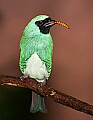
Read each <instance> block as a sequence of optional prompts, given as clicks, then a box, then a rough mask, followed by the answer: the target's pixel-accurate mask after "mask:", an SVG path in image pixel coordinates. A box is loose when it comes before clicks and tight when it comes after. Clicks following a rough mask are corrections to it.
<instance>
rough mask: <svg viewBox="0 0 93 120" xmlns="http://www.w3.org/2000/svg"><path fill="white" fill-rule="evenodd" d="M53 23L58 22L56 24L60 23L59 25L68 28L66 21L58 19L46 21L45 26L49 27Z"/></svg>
mask: <svg viewBox="0 0 93 120" xmlns="http://www.w3.org/2000/svg"><path fill="white" fill-rule="evenodd" d="M55 24H58V25H61V26H63V27H65V28H68V29H70V27H69V26H68V25H67V24H66V23H64V22H60V21H55V20H51V21H49V22H48V23H46V24H45V26H46V27H51V26H53V25H55Z"/></svg>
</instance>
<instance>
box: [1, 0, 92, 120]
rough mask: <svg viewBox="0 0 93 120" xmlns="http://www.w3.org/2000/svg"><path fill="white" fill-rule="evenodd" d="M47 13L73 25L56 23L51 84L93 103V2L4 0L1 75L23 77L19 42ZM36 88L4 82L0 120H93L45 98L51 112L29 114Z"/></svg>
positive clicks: (2, 1) (2, 4) (2, 10)
mask: <svg viewBox="0 0 93 120" xmlns="http://www.w3.org/2000/svg"><path fill="white" fill-rule="evenodd" d="M39 14H46V15H49V16H50V17H51V18H53V19H55V20H60V21H64V22H65V23H67V24H69V25H70V27H71V29H70V30H68V29H66V28H63V27H61V26H58V25H56V26H54V27H53V28H52V29H51V34H52V37H53V41H54V51H53V69H52V74H51V77H50V79H49V81H48V84H49V85H50V86H53V87H54V88H56V89H58V90H60V91H62V92H65V93H67V94H69V95H72V96H74V97H76V98H78V99H80V100H83V101H86V102H88V103H90V104H93V1H92V0H46V1H45V0H0V74H5V75H13V76H21V75H22V74H21V72H20V69H19V43H20V38H21V36H22V31H23V30H24V27H25V26H26V25H27V23H28V22H29V21H30V20H31V19H32V18H33V17H35V16H36V15H39ZM30 100H31V91H30V90H28V89H24V88H15V87H8V86H7V87H6V86H0V120H19V119H22V120H31V119H32V120H57V119H58V120H92V119H93V118H92V117H90V116H89V115H86V114H84V113H80V112H77V111H75V110H73V109H70V108H68V107H65V106H62V105H60V104H57V103H55V102H53V101H52V100H51V99H50V98H49V99H47V100H46V106H47V109H48V113H47V114H42V113H37V114H31V113H29V108H30Z"/></svg>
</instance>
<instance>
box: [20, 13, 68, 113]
mask: <svg viewBox="0 0 93 120" xmlns="http://www.w3.org/2000/svg"><path fill="white" fill-rule="evenodd" d="M55 24H59V25H61V26H64V27H66V28H68V29H69V26H68V25H67V24H66V23H64V22H60V21H56V20H54V19H52V18H50V17H49V16H48V15H38V16H36V17H34V18H33V19H31V21H30V22H29V23H28V25H27V26H26V27H25V29H24V31H23V34H22V37H21V40H20V60H19V66H20V70H21V72H22V74H23V76H21V77H20V78H21V80H24V79H25V78H27V77H30V78H34V79H35V80H36V81H38V82H39V83H40V84H41V86H43V85H45V84H46V81H47V80H48V79H49V76H50V74H51V69H52V54H53V40H52V36H51V34H50V28H51V27H52V26H54V25H55ZM30 112H31V113H36V112H42V113H47V108H46V106H45V102H44V97H42V96H40V95H39V94H37V93H35V92H33V91H32V103H31V107H30Z"/></svg>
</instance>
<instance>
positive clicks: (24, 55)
mask: <svg viewBox="0 0 93 120" xmlns="http://www.w3.org/2000/svg"><path fill="white" fill-rule="evenodd" d="M35 38H36V37H35ZM35 38H34V37H33V38H31V37H30V38H27V37H24V36H23V37H22V39H21V42H20V51H21V52H20V69H21V72H22V73H23V74H24V69H25V68H26V62H27V60H28V59H29V58H30V57H31V55H32V54H34V53H35V52H36V53H37V54H38V56H39V57H40V58H41V60H42V61H44V62H45V65H46V68H47V71H48V73H49V75H50V73H51V67H52V49H53V43H52V38H51V37H50V39H48V40H47V41H46V40H44V41H42V42H41V41H38V40H37V38H36V39H35ZM33 39H34V40H33Z"/></svg>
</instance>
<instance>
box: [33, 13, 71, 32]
mask: <svg viewBox="0 0 93 120" xmlns="http://www.w3.org/2000/svg"><path fill="white" fill-rule="evenodd" d="M31 23H32V24H34V25H35V26H37V27H38V28H39V30H40V32H41V33H43V34H48V33H49V31H50V28H51V27H52V26H53V25H55V24H59V25H61V26H64V27H66V28H68V29H69V26H68V25H67V24H65V23H64V22H59V21H56V20H54V19H51V18H50V17H49V16H47V15H39V16H36V17H35V18H33V19H32V20H31Z"/></svg>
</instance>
